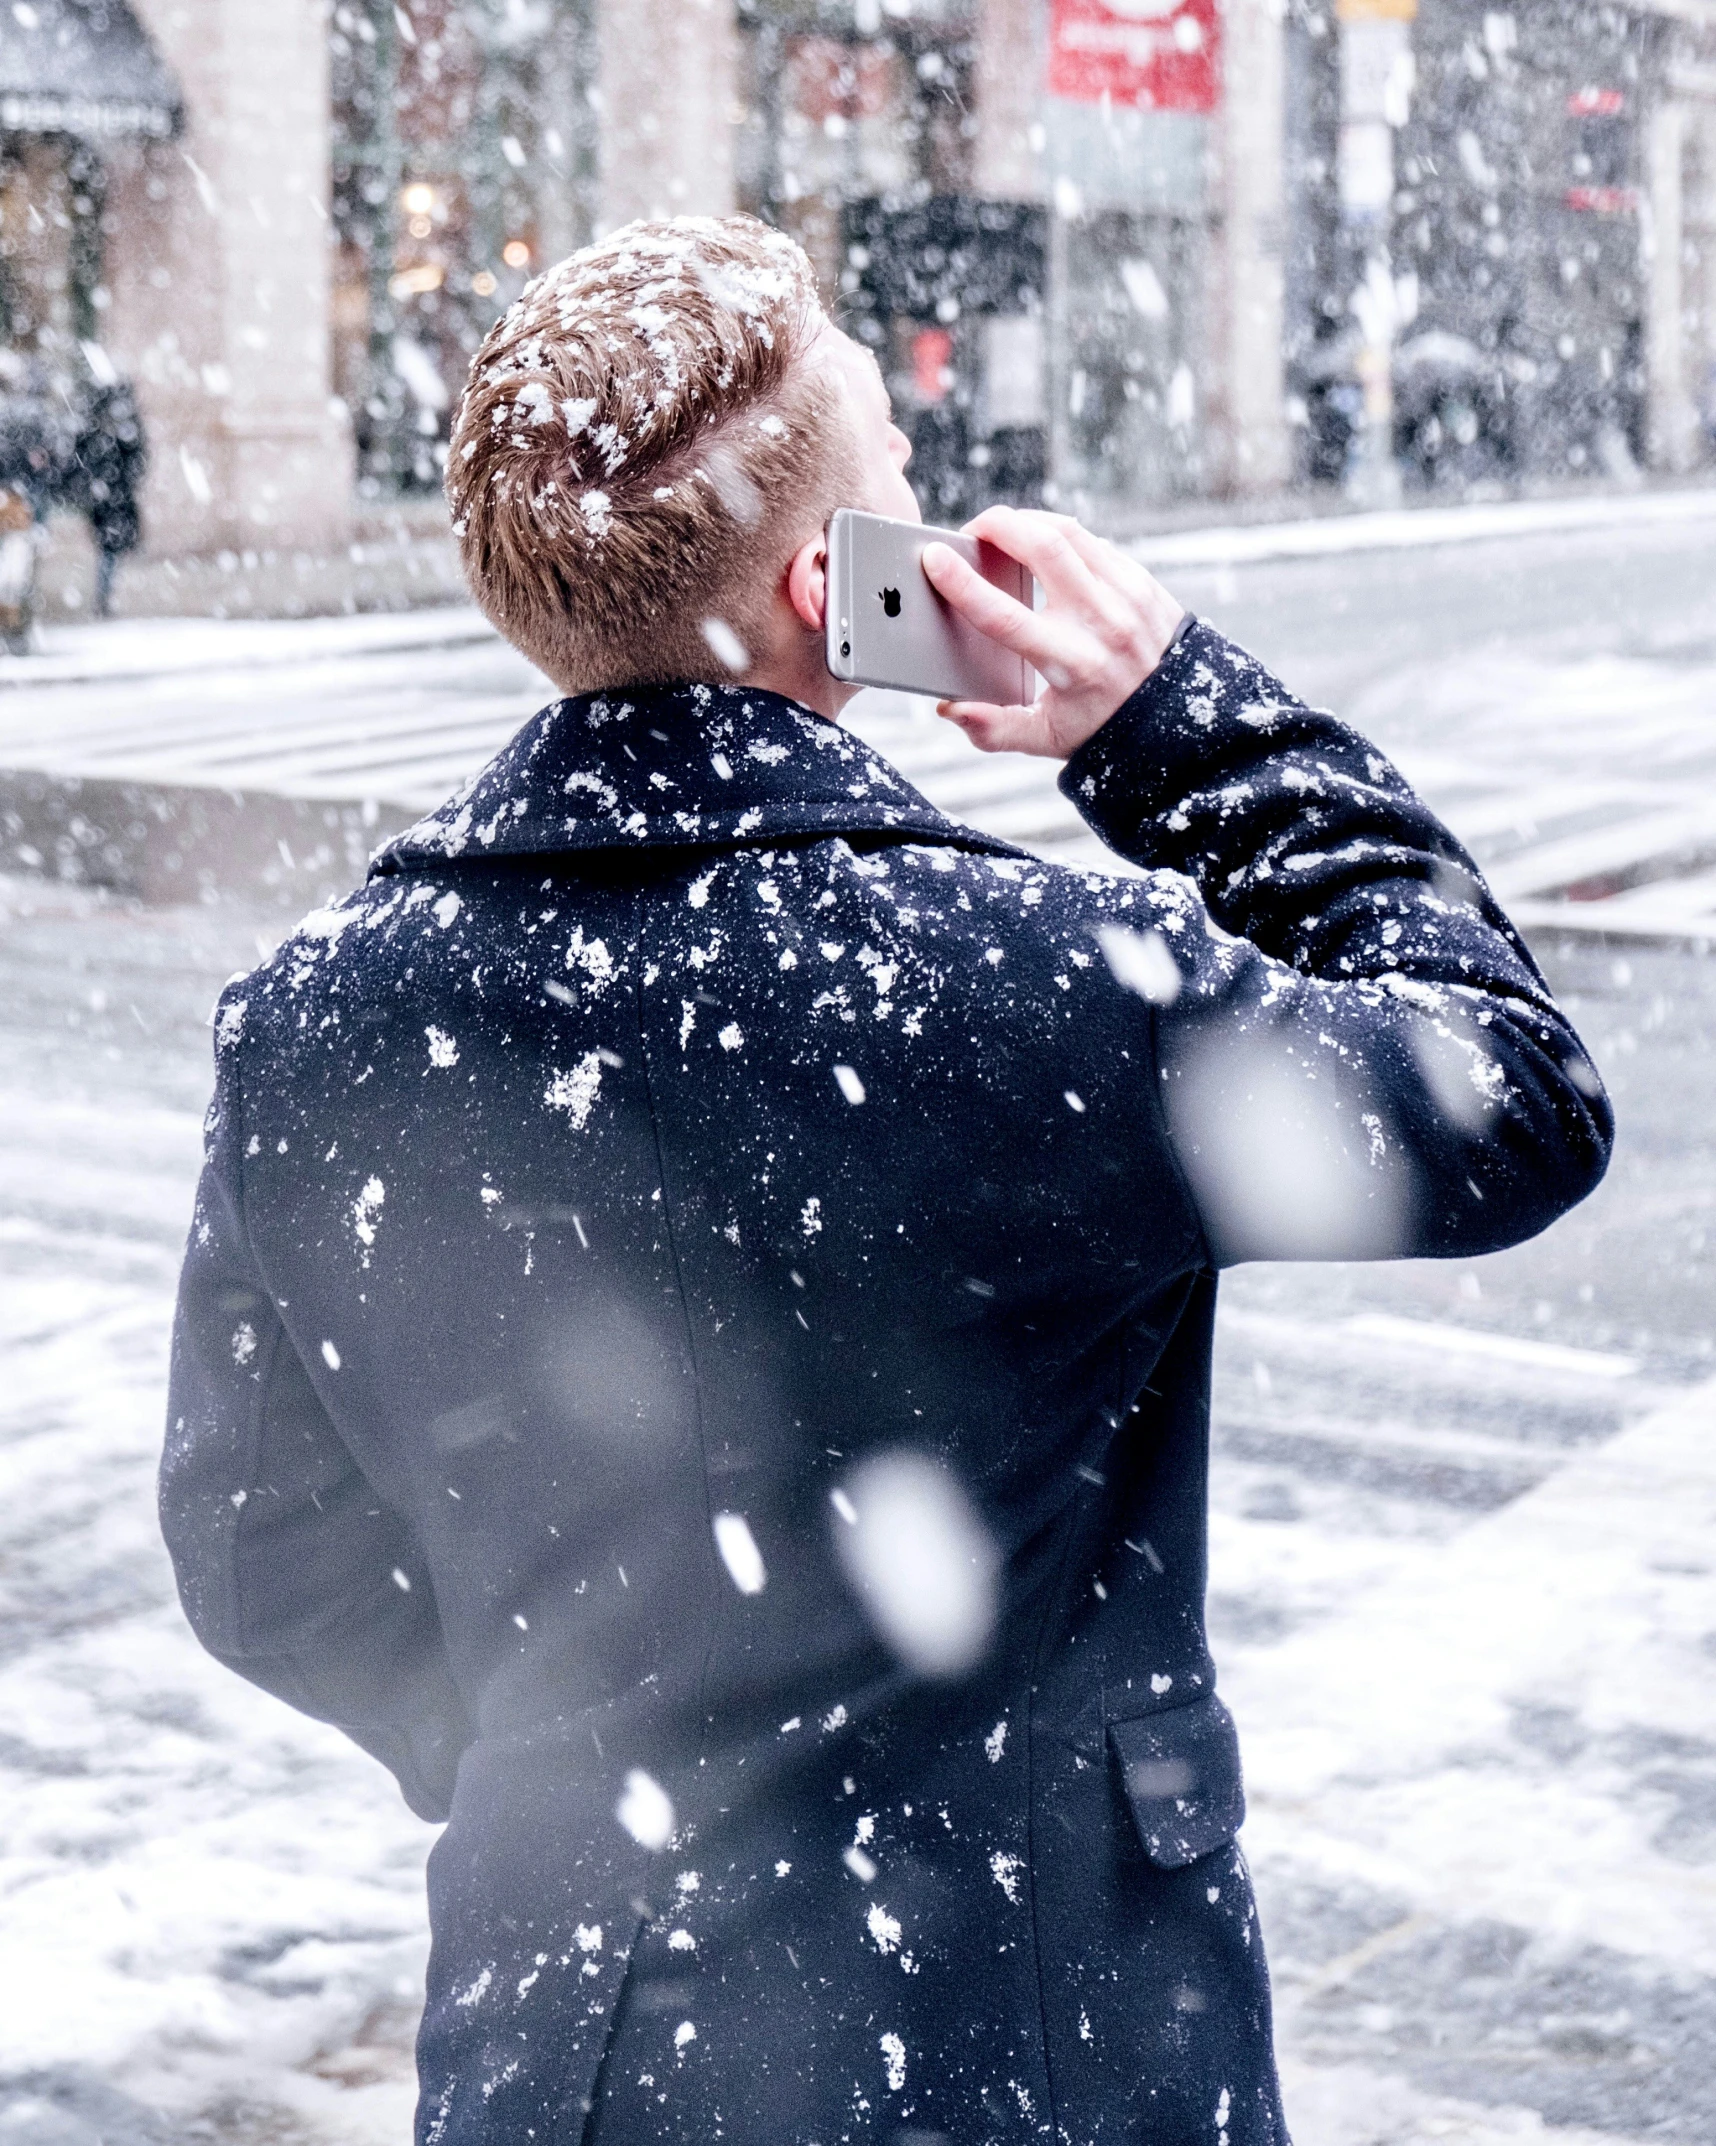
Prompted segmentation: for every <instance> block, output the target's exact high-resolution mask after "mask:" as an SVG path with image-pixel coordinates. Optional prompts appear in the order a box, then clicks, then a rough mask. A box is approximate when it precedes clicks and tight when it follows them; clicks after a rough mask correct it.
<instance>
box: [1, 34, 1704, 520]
mask: <svg viewBox="0 0 1716 2146" xmlns="http://www.w3.org/2000/svg"><path fill="white" fill-rule="evenodd" d="M10 13H11V17H12V20H11V22H10V23H9V24H8V23H7V21H6V20H5V14H4V11H0V310H3V313H4V319H3V322H0V328H3V331H4V341H5V343H6V344H7V345H8V346H9V347H10V348H11V349H13V350H14V351H16V352H22V353H24V354H25V356H27V357H28V358H29V361H30V362H31V363H32V364H46V365H48V366H49V367H50V368H52V367H55V366H57V367H60V368H61V369H62V370H64V369H70V370H72V371H76V370H77V369H78V368H79V367H81V368H82V369H83V370H84V371H85V372H87V371H88V370H89V369H90V368H92V367H93V368H95V369H96V370H97V371H100V370H101V369H103V368H105V369H106V370H107V371H109V372H111V373H113V374H114V375H116V376H117V377H119V378H120V379H122V380H124V381H127V382H129V383H131V384H132V385H133V386H134V389H135V394H136V399H137V402H138V405H139V406H140V408H141V411H142V416H143V423H144V428H145V431H146V434H147V438H148V443H149V450H150V453H149V466H148V475H147V478H146V480H145V489H144V495H143V502H142V505H143V520H144V532H145V543H146V547H147V550H148V551H149V552H151V553H153V554H155V555H156V556H157V557H168V558H194V557H206V556H209V555H212V554H216V553H223V552H226V551H254V550H257V549H259V548H268V547H282V546H290V547H296V548H298V549H300V550H310V551H316V550H320V551H325V552H331V551H335V550H337V549H338V548H339V547H340V546H341V545H342V544H344V543H346V542H347V541H349V538H350V536H351V532H352V530H353V527H354V518H358V517H362V516H363V515H364V514H366V513H372V512H373V511H375V510H376V509H377V508H378V507H379V506H382V505H384V504H386V503H387V502H389V501H393V500H399V499H404V500H406V501H410V500H412V499H414V498H415V499H422V500H425V501H427V500H430V499H432V498H433V496H434V493H435V491H436V488H437V486H438V481H439V470H440V456H441V452H442V443H443V442H444V439H445V436H446V430H447V424H448V417H449V411H450V407H451V403H452V399H453V397H454V395H455V394H456V392H457V388H458V383H459V380H460V378H461V376H462V373H463V370H464V366H465V363H466V361H467V359H468V356H469V353H470V351H471V350H472V348H474V346H475V344H476V342H477V341H478V340H479V339H480V337H481V335H482V334H483V332H484V331H485V329H486V327H487V325H488V324H489V322H490V321H491V320H492V319H493V318H494V317H495V315H496V313H497V312H498V310H499V309H500V308H502V307H503V306H504V305H505V304H506V303H507V301H508V300H509V299H510V298H511V297H512V296H513V295H514V294H515V293H516V292H517V291H518V290H519V289H520V288H521V287H522V285H523V283H524V281H525V280H526V279H527V278H528V277H529V276H530V275H531V274H533V273H535V272H536V270H538V269H539V268H540V267H541V266H543V265H544V264H545V263H547V262H549V261H551V260H553V259H555V258H558V257H559V256H560V255H561V254H563V253H564V252H566V251H568V250H570V249H571V248H572V247H573V246H575V245H577V244H579V243H581V242H582V241H584V240H586V239H587V238H589V237H590V236H591V235H592V234H594V233H597V232H600V231H603V230H606V229H609V228H612V227H613V226H614V225H616V224H618V223H620V222H623V221H625V220H626V219H627V218H629V217H632V216H637V215H646V214H655V213H672V212H679V211H707V212H721V211H725V210H728V209H731V208H735V207H744V208H749V209H751V210H754V211H755V212H756V213H758V214H760V215H763V216H766V217H768V218H770V219H771V220H772V221H774V222H776V223H778V224H781V225H783V226H784V227H786V228H788V229H790V230H792V231H793V232H794V233H795V234H796V235H797V236H798V237H799V238H800V239H801V240H802V241H803V243H804V244H805V246H806V247H807V249H808V250H809V252H810V253H811V256H812V258H813V259H814V261H815V262H816V264H817V267H818V271H819V274H820V275H821V277H822V280H823V283H824V286H825V288H826V290H827V292H828V295H829V298H830V301H831V302H832V303H834V304H836V305H837V306H838V307H839V308H840V310H841V314H842V317H843V318H844V319H845V320H846V321H847V322H848V324H849V325H850V326H851V327H852V328H853V330H854V332H855V333H858V334H861V335H863V336H864V337H865V338H867V339H868V340H869V341H870V342H871V344H872V345H873V347H874V348H875V349H876V351H877V354H878V357H879V358H880V360H881V362H882V363H883V365H884V368H885V370H886V371H887V374H888V377H889V380H890V384H891V386H892V388H893V390H894V393H895V395H896V398H897V401H898V403H899V406H900V409H901V412H902V415H903V419H904V421H905V422H906V423H907V424H908V426H909V428H910V429H911V431H912V433H913V436H914V440H915V442H916V445H917V453H918V470H919V473H920V475H921V479H922V483H923V487H924V489H925V491H926V494H927V501H926V503H927V504H928V505H929V506H930V507H931V508H932V510H933V511H935V512H937V513H938V514H946V515H959V514H963V513H965V512H967V511H970V510H971V509H973V508H974V507H976V506H978V505H980V504H981V503H983V501H984V500H986V499H988V498H992V497H1012V498H1020V499H1038V498H1042V499H1049V500H1052V501H1057V502H1062V503H1066V504H1069V505H1072V506H1074V507H1076V508H1077V509H1078V510H1079V511H1081V512H1084V513H1086V514H1087V515H1089V516H1091V517H1092V518H1093V519H1094V520H1096V521H1097V522H1099V523H1101V524H1104V525H1107V526H1110V527H1113V528H1117V529H1125V528H1127V527H1129V526H1137V525H1140V524H1142V523H1143V522H1145V521H1146V520H1148V519H1149V518H1151V517H1155V516H1160V515H1161V514H1162V513H1163V512H1164V511H1166V510H1171V509H1173V508H1175V507H1176V506H1177V505H1179V504H1181V503H1184V502H1188V501H1193V500H1198V499H1205V498H1209V499H1220V498H1229V499H1231V498H1236V497H1242V496H1244V495H1247V494H1273V493H1278V492H1280V491H1282V490H1283V489H1286V488H1289V487H1292V486H1315V485H1332V486H1343V487H1346V488H1347V489H1348V490H1350V491H1357V492H1359V493H1360V494H1361V496H1375V497H1390V496H1395V495H1396V494H1398V493H1399V491H1400V490H1401V489H1403V488H1406V489H1410V488H1412V487H1414V486H1419V487H1438V488H1447V489H1450V490H1452V491H1455V492H1458V491H1467V492H1469V491H1470V490H1471V489H1472V487H1474V486H1476V487H1479V488H1483V487H1486V486H1488V487H1509V486H1516V485H1519V484H1530V483H1533V482H1553V481H1559V480H1563V479H1577V478H1579V477H1581V476H1585V475H1592V474H1596V475H1607V476H1609V477H1611V478H1613V477H1624V476H1626V475H1629V474H1630V473H1631V472H1632V471H1634V470H1637V469H1640V468H1659V469H1664V470H1670V471H1681V470H1690V469H1693V468H1695V467H1697V466H1698V465H1699V464H1700V463H1701V462H1703V461H1707V460H1708V459H1709V458H1710V456H1711V453H1712V446H1713V442H1716V0H1652V4H1651V5H1650V6H1648V7H1644V6H1633V7H1626V8H1623V7H1618V6H1614V5H1609V4H1607V0H1513V4H1512V5H1511V6H1509V7H1506V8H1502V7H1499V6H1497V5H1496V4H1494V0H1287V4H1286V5H1282V4H1280V0H330V4H323V0H276V4H274V5H272V6H269V7H267V8H259V7H257V6H256V5H255V4H254V0H130V4H126V0H32V4H31V5H30V6H27V7H18V8H14V9H12V10H11V11H10ZM80 40H81V42H80ZM74 46H75V48H76V53H75V54H73V57H74V58H75V57H76V55H77V54H81V55H82V57H81V59H78V60H77V65H76V67H75V68H74V67H72V66H71V62H70V60H68V59H67V57H66V56H67V54H68V53H72V51H73V47H74ZM56 54H57V55H58V59H57V60H56V58H55V55H56ZM98 63H99V64H98ZM56 65H58V66H60V69H61V78H56V77H54V67H55V66H56ZM68 68H69V69H70V72H69V73H68V72H67V70H68ZM103 70H105V73H104V72H103ZM62 78H63V79H62ZM98 78H99V81H98ZM56 80H57V81H58V87H57V88H56V87H55V81H56ZM91 85H96V86H97V87H99V89H100V94H99V95H96V94H94V92H93V90H92V87H91ZM424 511H425V513H427V512H428V511H429V510H428V509H427V508H425V510H424Z"/></svg>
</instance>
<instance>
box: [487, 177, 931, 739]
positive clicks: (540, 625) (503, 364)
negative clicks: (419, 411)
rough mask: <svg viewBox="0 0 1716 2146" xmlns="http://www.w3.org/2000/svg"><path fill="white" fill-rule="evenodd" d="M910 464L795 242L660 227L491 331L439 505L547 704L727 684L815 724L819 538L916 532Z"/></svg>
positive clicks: (723, 225) (747, 223) (538, 296)
mask: <svg viewBox="0 0 1716 2146" xmlns="http://www.w3.org/2000/svg"><path fill="white" fill-rule="evenodd" d="M908 452H909V449H908V447H907V445H906V442H905V440H904V438H903V437H902V436H901V435H900V434H899V433H898V432H897V431H896V430H895V429H894V428H893V426H892V424H891V423H890V420H889V414H888V398H887V393H886V390H885V389H884V388H883V386H882V381H881V376H880V374H879V373H878V372H877V369H876V366H875V362H874V360H873V359H871V358H870V357H869V356H868V354H867V353H865V352H864V351H863V350H861V349H860V348H859V347H858V346H857V345H856V344H854V343H852V342H851V341H850V340H849V339H848V338H847V337H845V336H844V335H842V334H840V333H839V331H838V330H837V329H835V328H834V327H833V326H832V325H831V324H830V323H829V321H828V319H827V317H826V315H825V314H824V313H823V310H822V307H821V305H820V303H819V302H818V299H817V295H816V287H815V283H814V280H813V278H812V274H811V269H810V263H809V262H808V261H807V260H806V259H805V256H804V254H803V253H802V252H801V251H800V249H799V248H798V247H797V246H796V245H795V244H794V243H793V242H792V240H790V239H788V238H786V237H784V236H783V235H782V234H781V233H779V232H777V231H771V230H770V229H769V228H768V227H767V226H766V225H764V224H761V223H758V222H756V221H755V220H754V219H753V218H751V217H748V216H732V217H725V218H722V219H720V220H716V219H713V218H708V217H676V218H673V219H672V220H670V221H665V222H659V223H637V224H629V225H627V226H626V227H625V228H624V229H623V230H620V231H616V232H615V233H614V234H613V235H612V236H611V237H610V238H607V239H604V240H603V241H602V242H601V243H600V244H599V245H595V246H591V247H588V248H586V249H585V251H584V252H582V253H576V254H574V255H572V257H571V258H570V259H569V260H566V261H563V262H561V263H560V265H559V266H558V267H557V268H553V269H550V270H549V271H548V272H547V273H546V274H545V275H542V276H539V277H538V278H537V279H536V281H535V282H533V283H532V284H531V285H530V286H529V287H528V289H526V291H525V292H524V294H523V296H522V297H521V298H520V299H519V300H518V302H517V303H516V304H515V305H514V306H512V307H511V308H510V309H509V310H508V312H507V313H506V314H505V316H504V317H503V318H502V319H501V320H500V321H498V322H497V323H496V324H495V326H494V327H493V328H492V329H491V330H490V332H489V335H488V338H487V340H486V341H485V342H484V344H483V347H482V348H481V350H479V351H478V353H477V355H476V359H475V361H474V362H473V364H472V367H471V375H470V380H469V383H468V384H467V386H466V390H465V395H464V399H463V401H462V403H461V404H460V407H459V412H458V417H457V420H456V422H455V424H454V427H453V438H452V445H451V450H450V454H449V459H448V464H447V495H448V499H449V501H450V503H451V506H452V510H453V527H454V529H455V531H456V532H457V534H458V537H459V541H460V545H461V547H462V550H463V555H464V561H465V570H466V573H467V575H468V576H469V578H470V582H471V586H472V589H473V590H474V592H475V594H476V597H477V600H478V602H479V603H481V605H482V606H483V609H484V610H485V611H486V612H487V613H488V615H489V616H490V618H492V619H493V620H494V622H495V624H496V625H497V626H498V627H499V628H500V630H501V631H502V632H503V633H504V634H505V635H506V636H507V638H508V639H509V640H511V641H513V642H514V643H516V644H517V646H518V647H520V648H522V649H523V650H524V651H525V653H526V654H527V655H528V656H530V657H531V658H532V660H533V661H534V662H535V663H536V664H537V665H538V666H539V667H540V668H541V669H542V670H544V671H545V672H546V673H547V674H548V675H549V677H551V678H552V679H553V680H554V681H555V683H556V684H557V685H559V686H560V687H561V688H562V689H563V690H564V691H567V692H589V691H594V690H596V689H598V688H601V687H605V686H616V685H625V684H631V683H641V682H643V681H646V680H650V679H685V678H702V679H712V680H724V679H729V678H733V677H737V676H744V677H749V678H753V679H756V680H758V681H759V682H766V683H770V684H779V685H780V686H781V688H782V690H785V691H789V692H790V691H798V692H799V694H800V697H801V698H804V697H814V699H815V700H816V701H817V702H818V703H820V701H821V699H822V698H824V697H825V696H824V695H823V694H822V693H821V691H820V685H821V683H822V682H823V681H826V682H827V683H828V684H830V685H831V684H832V681H827V674H826V672H824V671H822V669H821V663H820V655H819V652H818V651H819V636H820V628H821V619H822V600H823V586H822V567H821V540H822V530H823V527H824V524H825V523H826V521H827V519H828V516H829V515H830V513H832V512H833V510H834V509H835V508H836V507H839V506H854V507H865V508H868V509H870V510H871V511H872V512H875V513H883V514H893V515H899V516H906V517H915V516H916V514H917V504H916V501H915V500H914V499H913V497H912V493H911V490H910V488H909V486H908V485H907V484H906V482H905V478H904V476H903V475H902V474H901V472H902V470H903V468H904V464H905V458H906V455H907V453H908ZM813 689H815V690H814V693H813ZM839 697H844V696H837V700H838V698H839ZM836 704H837V701H836ZM830 712H831V711H830Z"/></svg>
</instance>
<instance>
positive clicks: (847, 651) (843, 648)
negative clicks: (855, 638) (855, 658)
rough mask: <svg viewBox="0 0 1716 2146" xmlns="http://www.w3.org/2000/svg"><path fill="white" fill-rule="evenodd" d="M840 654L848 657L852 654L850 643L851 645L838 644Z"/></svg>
mask: <svg viewBox="0 0 1716 2146" xmlns="http://www.w3.org/2000/svg"><path fill="white" fill-rule="evenodd" d="M840 653H841V654H842V655H843V656H849V655H851V653H852V643H851V642H850V641H842V642H841V644H840Z"/></svg>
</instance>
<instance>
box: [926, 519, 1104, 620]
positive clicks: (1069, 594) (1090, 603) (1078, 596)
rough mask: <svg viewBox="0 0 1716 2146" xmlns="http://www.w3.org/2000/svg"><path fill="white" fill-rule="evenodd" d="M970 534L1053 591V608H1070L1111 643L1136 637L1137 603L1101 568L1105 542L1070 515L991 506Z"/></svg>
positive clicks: (969, 526) (968, 529) (967, 531)
mask: <svg viewBox="0 0 1716 2146" xmlns="http://www.w3.org/2000/svg"><path fill="white" fill-rule="evenodd" d="M965 534H966V535H967V536H975V537H979V538H981V539H983V540H984V541H985V542H987V543H990V544H993V545H994V546H995V547H996V548H997V550H999V551H1004V552H1005V553H1006V554H1007V556H1008V557H1009V558H1010V559H1016V560H1018V562H1019V564H1020V565H1021V566H1028V567H1029V568H1030V570H1031V572H1032V573H1033V574H1035V575H1036V577H1037V579H1038V580H1039V581H1040V582H1041V583H1042V584H1043V587H1044V589H1045V590H1046V591H1047V592H1048V596H1049V601H1050V605H1051V607H1052V606H1053V605H1055V604H1057V603H1058V604H1060V605H1062V606H1064V607H1065V608H1067V609H1069V610H1071V611H1072V612H1073V613H1074V614H1075V615H1076V616H1078V617H1080V618H1083V619H1085V620H1087V621H1088V622H1089V623H1090V624H1091V625H1092V626H1094V627H1095V628H1096V629H1097V631H1098V632H1100V633H1102V634H1104V635H1106V636H1109V637H1111V638H1116V639H1122V638H1126V637H1128V636H1129V635H1130V633H1131V631H1132V629H1133V627H1134V626H1135V624H1136V620H1137V608H1138V607H1137V603H1136V600H1135V599H1134V598H1133V597H1132V595H1131V592H1130V591H1126V590H1124V589H1123V587H1122V586H1121V584H1120V582H1119V581H1118V579H1117V577H1116V576H1114V575H1113V574H1112V573H1108V572H1106V571H1104V568H1103V566H1102V565H1101V564H1100V563H1099V561H1100V551H1099V549H1098V547H1099V546H1100V539H1098V538H1096V537H1092V536H1090V535H1089V533H1088V532H1087V531H1085V530H1083V529H1081V528H1080V527H1079V525H1078V523H1077V522H1075V521H1073V520H1072V519H1071V517H1070V516H1068V515H1063V514H1045V513H1043V512H1042V511H1041V510H1040V509H1030V510H1026V509H1022V508H1019V507H990V508H989V509H987V511H986V512H984V513H982V514H980V515H979V516H978V517H977V519H976V520H975V521H973V522H968V523H967V524H966V527H965ZM1080 539H1083V541H1082V542H1081V541H1080Z"/></svg>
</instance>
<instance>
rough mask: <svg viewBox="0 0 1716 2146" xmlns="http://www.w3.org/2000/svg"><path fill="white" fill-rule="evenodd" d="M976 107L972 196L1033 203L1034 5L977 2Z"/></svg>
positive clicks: (1036, 191)
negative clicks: (974, 186) (976, 193)
mask: <svg viewBox="0 0 1716 2146" xmlns="http://www.w3.org/2000/svg"><path fill="white" fill-rule="evenodd" d="M973 74H974V77H975V80H974V85H973V86H974V90H975V101H976V105H977V142H976V153H975V155H974V156H973V159H972V165H973V176H974V182H975V184H976V188H977V191H978V193H980V194H983V195H986V196H987V197H988V198H989V199H991V200H994V201H1034V200H1036V199H1037V197H1038V196H1039V195H1040V194H1041V193H1042V191H1043V177H1042V158H1041V156H1040V154H1039V152H1038V149H1037V147H1036V144H1037V143H1038V142H1040V141H1041V139H1042V114H1041V113H1040V112H1039V110H1038V104H1039V101H1040V90H1041V85H1042V79H1043V58H1042V54H1041V53H1040V52H1039V51H1038V49H1037V8H1036V6H1035V4H1034V0H981V4H980V5H979V7H978V11H977V54H976V62H975V66H974V68H973Z"/></svg>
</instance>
